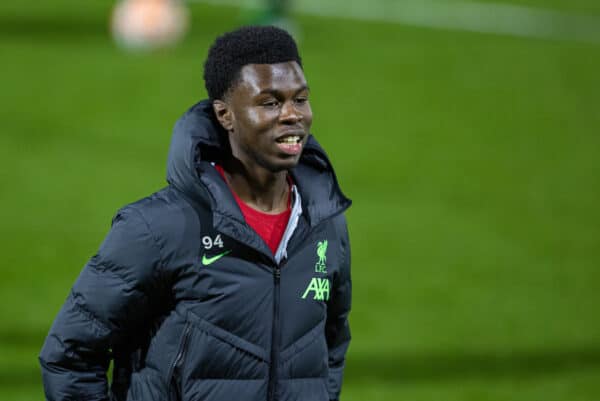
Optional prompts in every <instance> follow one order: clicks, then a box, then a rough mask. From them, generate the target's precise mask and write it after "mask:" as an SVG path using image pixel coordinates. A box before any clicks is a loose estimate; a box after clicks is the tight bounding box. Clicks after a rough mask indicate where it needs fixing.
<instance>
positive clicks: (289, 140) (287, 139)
mask: <svg viewBox="0 0 600 401" xmlns="http://www.w3.org/2000/svg"><path fill="white" fill-rule="evenodd" d="M301 140H302V138H301V137H300V135H288V136H284V137H281V138H277V143H283V144H287V145H295V144H298V143H300V141H301Z"/></svg>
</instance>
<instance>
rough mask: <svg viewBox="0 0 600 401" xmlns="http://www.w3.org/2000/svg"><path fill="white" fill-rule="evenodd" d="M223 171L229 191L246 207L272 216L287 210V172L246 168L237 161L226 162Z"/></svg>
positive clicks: (256, 167) (255, 167)
mask: <svg viewBox="0 0 600 401" xmlns="http://www.w3.org/2000/svg"><path fill="white" fill-rule="evenodd" d="M223 170H225V178H226V179H227V183H228V184H229V186H230V187H231V189H232V190H233V191H234V192H235V193H236V195H237V196H238V197H239V198H240V199H241V200H242V201H244V203H246V204H247V205H248V206H250V207H252V208H254V209H257V210H260V211H262V212H265V213H274V214H275V213H281V212H284V211H285V210H286V209H287V207H288V197H289V189H290V188H289V184H288V181H287V171H279V172H276V173H274V172H272V171H269V170H267V169H265V168H264V167H262V166H258V165H255V166H253V168H248V166H246V165H244V164H243V163H242V162H241V161H240V160H238V159H230V160H227V161H226V162H225V163H224V164H223Z"/></svg>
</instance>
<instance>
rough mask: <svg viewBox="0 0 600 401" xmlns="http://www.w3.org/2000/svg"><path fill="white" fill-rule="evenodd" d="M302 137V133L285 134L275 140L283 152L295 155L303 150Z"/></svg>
mask: <svg viewBox="0 0 600 401" xmlns="http://www.w3.org/2000/svg"><path fill="white" fill-rule="evenodd" d="M302 138H303V137H302V136H301V135H284V136H282V137H279V138H277V139H276V140H275V142H276V143H277V147H278V148H279V149H280V150H281V151H282V152H283V153H285V154H288V155H292V156H295V155H299V154H300V152H302Z"/></svg>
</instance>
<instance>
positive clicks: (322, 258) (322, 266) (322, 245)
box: [315, 240, 327, 273]
mask: <svg viewBox="0 0 600 401" xmlns="http://www.w3.org/2000/svg"><path fill="white" fill-rule="evenodd" d="M317 256H318V257H319V260H317V263H316V264H315V272H316V273H327V265H326V263H327V240H324V241H319V243H318V244H317Z"/></svg>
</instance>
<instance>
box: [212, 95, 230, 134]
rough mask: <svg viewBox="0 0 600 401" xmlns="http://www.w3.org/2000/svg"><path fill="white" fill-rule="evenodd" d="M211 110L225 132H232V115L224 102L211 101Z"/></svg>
mask: <svg viewBox="0 0 600 401" xmlns="http://www.w3.org/2000/svg"><path fill="white" fill-rule="evenodd" d="M212 106H213V110H214V111H215V115H216V116H217V120H219V123H220V124H221V126H222V127H223V128H225V131H227V132H231V131H233V113H232V112H231V108H230V107H229V105H228V104H227V102H224V101H223V100H215V101H213V104H212Z"/></svg>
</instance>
